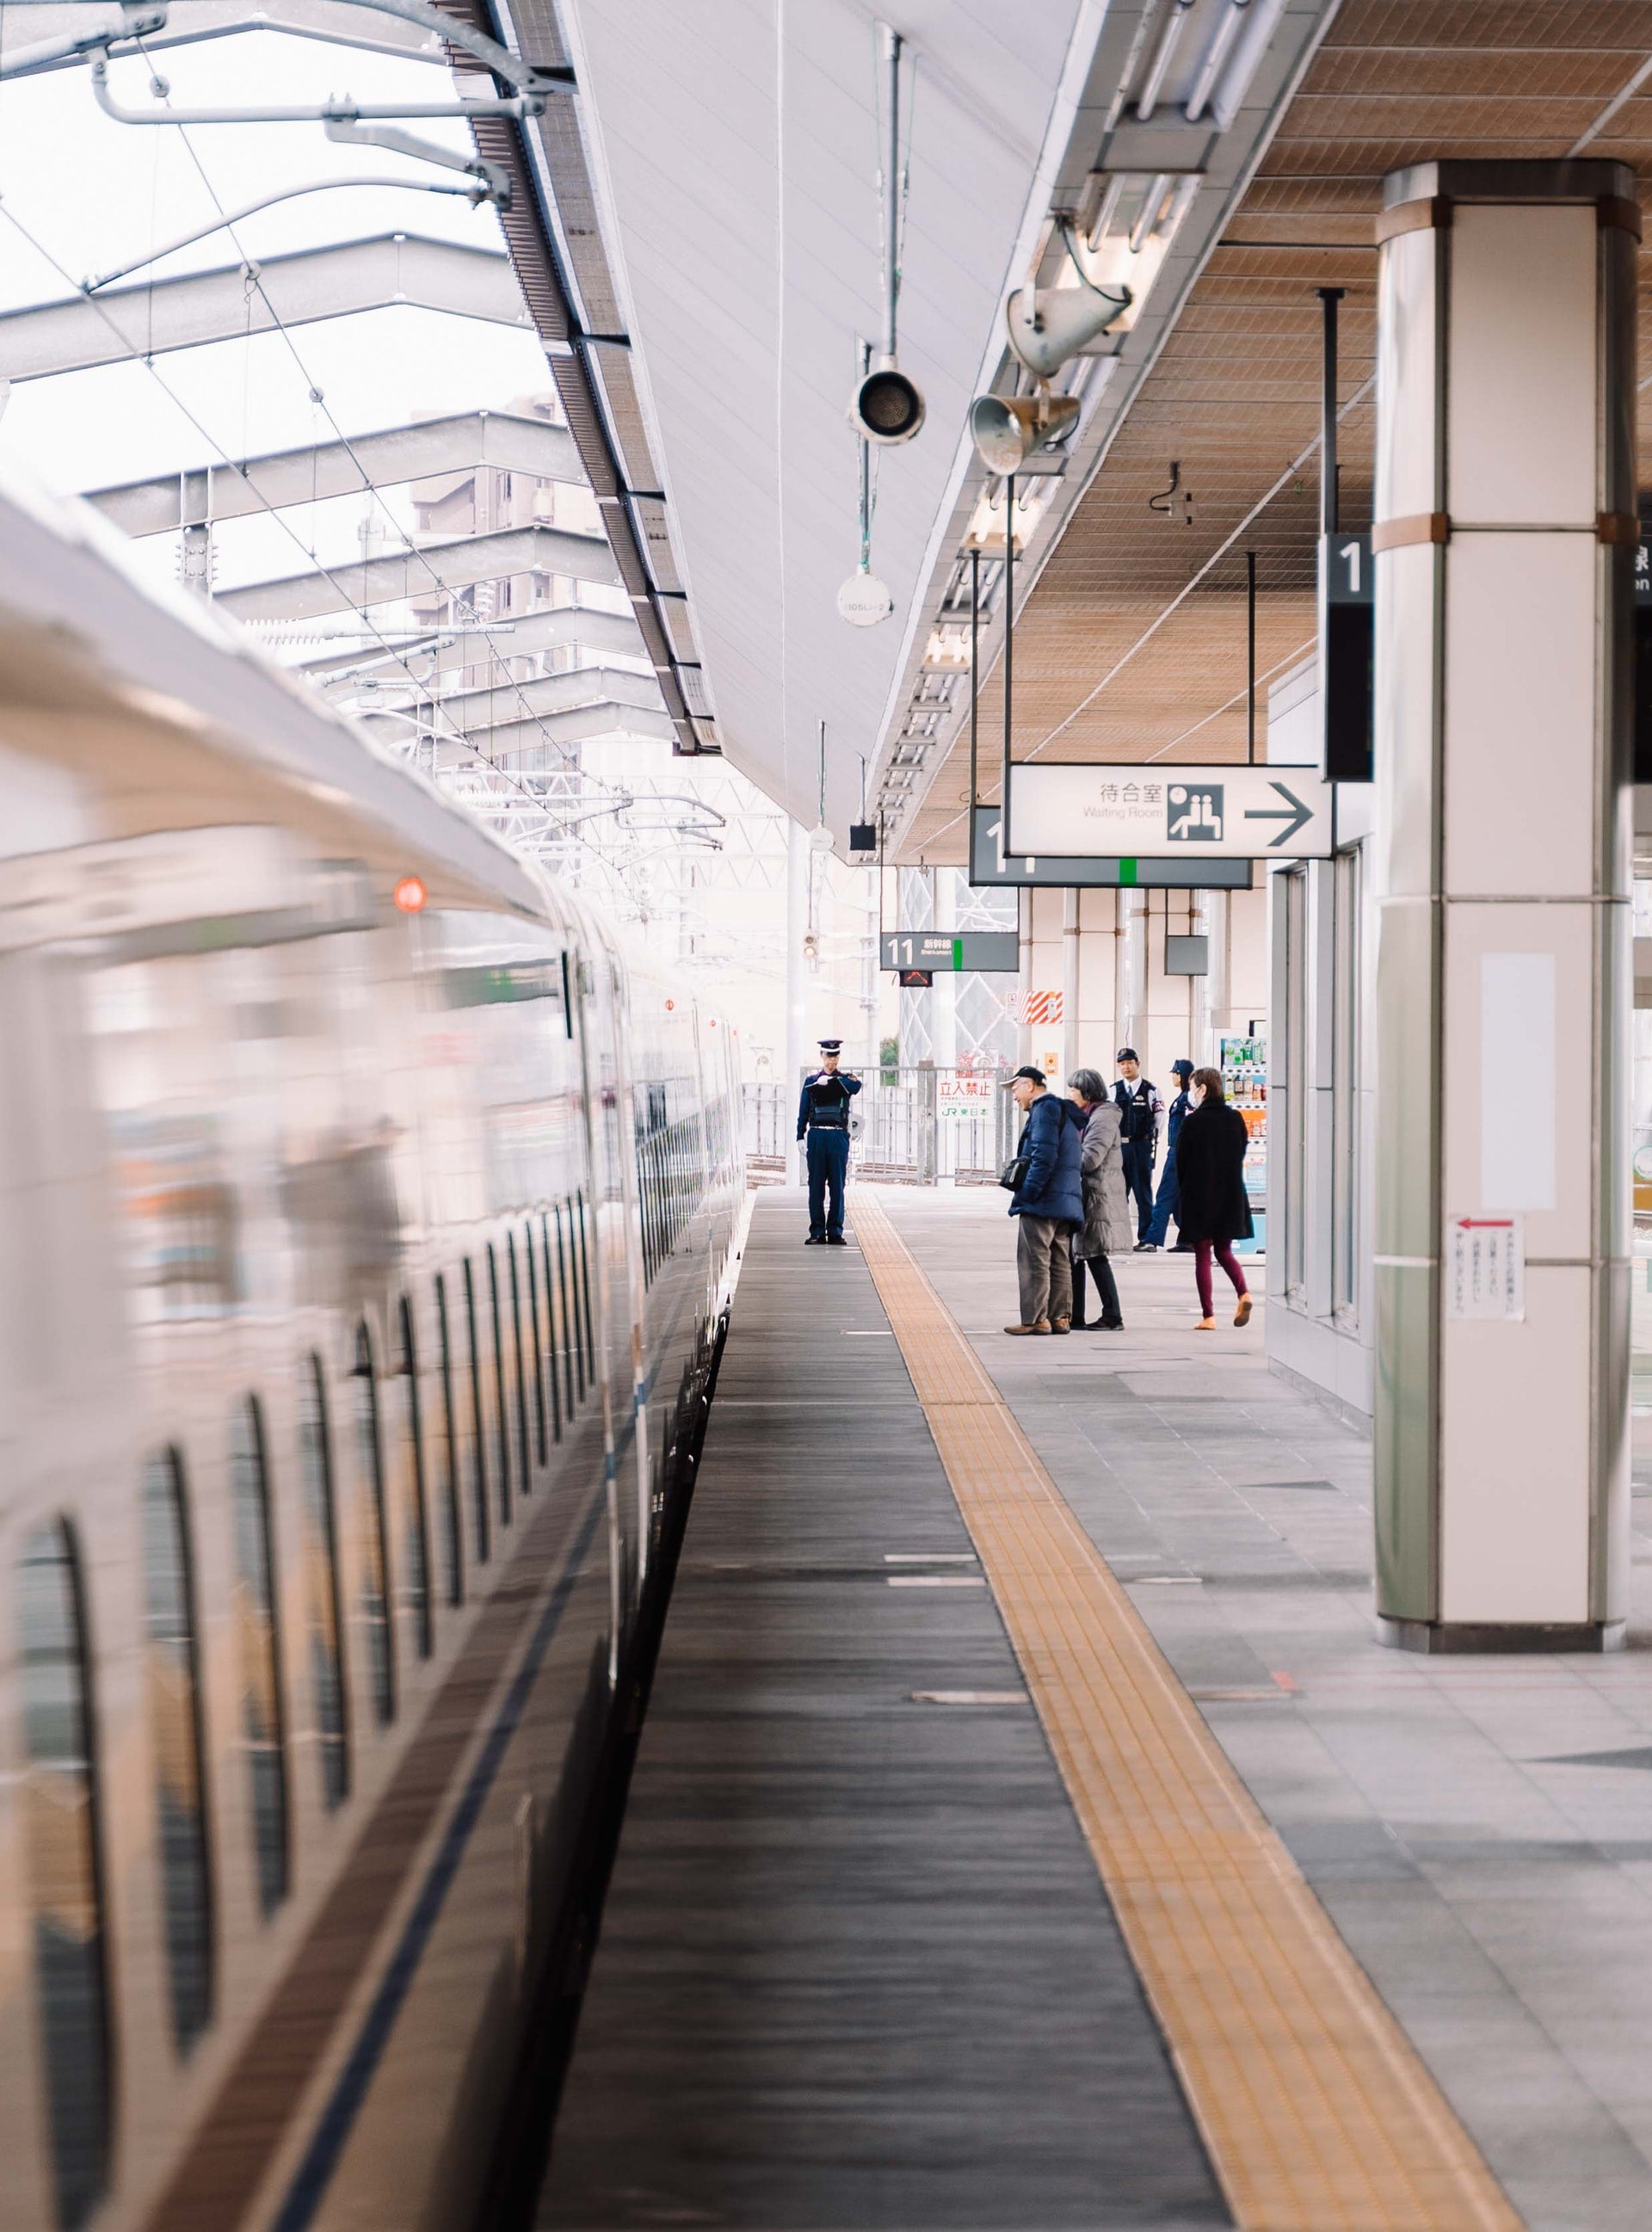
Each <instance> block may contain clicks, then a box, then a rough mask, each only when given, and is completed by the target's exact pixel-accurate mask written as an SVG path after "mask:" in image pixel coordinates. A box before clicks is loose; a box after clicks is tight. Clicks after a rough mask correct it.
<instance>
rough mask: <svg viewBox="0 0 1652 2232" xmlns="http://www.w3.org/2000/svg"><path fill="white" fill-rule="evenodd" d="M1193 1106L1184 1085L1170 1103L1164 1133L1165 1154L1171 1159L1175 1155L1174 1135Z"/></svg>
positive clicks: (1191, 1096) (1190, 1096)
mask: <svg viewBox="0 0 1652 2232" xmlns="http://www.w3.org/2000/svg"><path fill="white" fill-rule="evenodd" d="M1192 1106H1193V1095H1192V1094H1191V1093H1189V1090H1188V1088H1187V1087H1186V1086H1185V1085H1184V1086H1183V1087H1182V1090H1181V1092H1180V1093H1177V1094H1176V1099H1175V1100H1173V1101H1172V1102H1171V1103H1170V1108H1169V1129H1168V1130H1167V1131H1166V1132H1165V1138H1164V1146H1165V1153H1166V1155H1167V1156H1168V1157H1169V1158H1171V1159H1174V1158H1175V1155H1176V1133H1177V1132H1179V1131H1180V1130H1181V1129H1182V1118H1183V1117H1184V1116H1185V1115H1186V1114H1187V1113H1188V1111H1189V1108H1191V1107H1192Z"/></svg>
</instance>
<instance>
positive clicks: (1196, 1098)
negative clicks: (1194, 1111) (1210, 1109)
mask: <svg viewBox="0 0 1652 2232" xmlns="http://www.w3.org/2000/svg"><path fill="white" fill-rule="evenodd" d="M1188 1091H1189V1093H1190V1094H1191V1096H1192V1099H1193V1105H1194V1106H1195V1108H1196V1107H1197V1106H1199V1103H1200V1102H1201V1101H1202V1100H1203V1099H1204V1097H1205V1089H1204V1087H1203V1086H1202V1085H1189V1087H1188Z"/></svg>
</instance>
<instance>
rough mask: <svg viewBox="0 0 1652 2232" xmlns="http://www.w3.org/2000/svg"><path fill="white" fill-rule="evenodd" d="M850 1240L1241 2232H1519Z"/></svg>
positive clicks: (878, 1236)
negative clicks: (885, 1318)
mask: <svg viewBox="0 0 1652 2232" xmlns="http://www.w3.org/2000/svg"><path fill="white" fill-rule="evenodd" d="M854 1223H855V1232H856V1236H857V1237H858V1240H859V1243H860V1246H861V1249H862V1252H863V1253H864V1255H865V1259H866V1263H867V1266H868V1268H870V1270H871V1275H872V1277H873V1279H874V1281H876V1282H877V1286H878V1294H879V1295H880V1296H881V1297H882V1300H883V1304H884V1309H885V1310H886V1311H887V1313H888V1315H889V1321H890V1323H891V1326H892V1327H894V1330H895V1335H896V1338H897V1340H898V1341H899V1342H900V1345H901V1350H902V1353H903V1354H904V1357H905V1359H906V1364H907V1368H908V1370H909V1371H910V1373H911V1376H912V1384H913V1385H914V1387H915V1388H916V1389H917V1396H918V1400H919V1401H920V1402H921V1403H922V1405H923V1409H924V1411H925V1414H926V1415H927V1417H928V1419H929V1424H930V1432H931V1433H932V1434H933V1435H934V1437H935V1444H936V1449H937V1450H938V1451H939V1452H940V1457H941V1462H942V1463H943V1465H944V1466H945V1468H946V1470H947V1474H948V1476H949V1479H950V1481H951V1483H952V1489H953V1493H954V1495H955V1496H956V1498H957V1502H958V1508H959V1510H960V1511H961V1512H962V1515H963V1519H964V1522H965V1524H966V1525H967V1526H968V1528H969V1533H970V1535H971V1537H972V1538H973V1540H974V1541H975V1547H976V1550H977V1552H978V1553H979V1554H980V1558H981V1565H982V1567H983V1569H984V1571H985V1573H986V1575H987V1578H988V1582H989V1583H990V1585H991V1587H992V1590H993V1593H994V1597H995V1598H996V1599H997V1603H998V1607H999V1610H1000V1612H1001V1614H1002V1616H1003V1619H1004V1623H1005V1625H1006V1626H1007V1628H1008V1630H1009V1634H1010V1639H1011V1641H1012V1643H1013V1644H1014V1649H1015V1652H1016V1656H1017V1657H1018V1658H1019V1659H1020V1664H1021V1668H1022V1671H1023V1672H1024V1673H1025V1675H1026V1677H1027V1687H1028V1689H1029V1690H1030V1691H1031V1693H1032V1697H1033V1703H1034V1705H1035V1706H1036V1708H1037V1710H1038V1713H1039V1716H1040V1720H1041V1721H1042V1722H1043V1724H1044V1729H1045V1733H1046V1736H1047V1737H1048V1739H1049V1742H1050V1746H1051V1749H1052V1750H1053V1752H1054V1755H1055V1757H1056V1761H1057V1763H1058V1764H1059V1768H1060V1770H1061V1774H1062V1777H1063V1779H1064V1781H1066V1788H1067V1791H1068V1794H1069V1795H1070V1797H1071V1799H1072V1804H1073V1807H1074V1809H1075V1811H1076V1812H1077V1814H1078V1816H1079V1823H1080V1825H1081V1826H1082V1827H1083V1830H1084V1833H1085V1837H1086V1838H1087V1839H1089V1843H1090V1848H1091V1850H1092V1852H1093V1853H1094V1855H1095V1859H1096V1864H1097V1866H1098V1868H1099V1870H1100V1872H1101V1875H1102V1879H1103V1881H1104V1882H1105V1885H1106V1887H1107V1891H1108V1893H1109V1896H1110V1897H1111V1900H1112V1903H1113V1906H1114V1909H1115V1911H1116V1912H1117V1914H1118V1921H1119V1924H1120V1927H1121V1928H1122V1930H1124V1937H1125V1941H1126V1943H1128V1945H1129V1947H1130V1956H1131V1958H1132V1959H1133V1960H1134V1962H1135V1963H1136V1967H1137V1971H1138V1973H1139V1975H1140V1976H1141V1979H1142V1982H1143V1987H1144V1988H1145V1989H1146V1991H1147V1994H1148V1996H1149V1998H1150V2000H1151V2002H1152V2004H1153V2007H1154V2009H1155V2012H1156V2015H1157V2016H1158V2020H1159V2022H1160V2024H1161V2026H1162V2028H1163V2032H1164V2035H1165V2039H1166V2041H1167V2042H1168V2044H1169V2049H1170V2052H1171V2054H1173V2055H1174V2057H1175V2060H1176V2067H1177V2068H1178V2070H1179V2072H1180V2073H1181V2077H1182V2085H1183V2087H1184V2088H1185V2090H1186V2092H1187V2097H1188V2100H1189V2105H1191V2107H1192V2110H1193V2113H1194V2115H1195V2118H1197V2120H1198V2123H1199V2127H1200V2129H1201V2131H1202V2132H1203V2134H1204V2138H1205V2144H1206V2145H1207V2146H1208V2149H1209V2151H1210V2155H1211V2159H1212V2161H1213V2162H1214V2164H1215V2169H1216V2173H1217V2176H1218V2177H1220V2178H1221V2183H1222V2187H1223V2190H1224V2191H1225V2193H1226V2194H1227V2196H1228V2204H1229V2206H1230V2207H1231V2209H1233V2212H1234V2219H1235V2222H1237V2223H1238V2224H1239V2225H1240V2226H1241V2228H1242V2232H1519V2225H1520V2219H1519V2217H1518V2216H1516V2215H1515V2213H1514V2211H1513V2209H1512V2208H1511V2207H1510V2205H1509V2203H1508V2200H1507V2198H1506V2196H1505V2195H1504V2193H1503V2192H1502V2190H1501V2189H1500V2186H1499V2185H1498V2184H1497V2183H1496V2181H1495V2179H1494V2178H1493V2177H1492V2174H1491V2172H1490V2171H1489V2170H1487V2166H1486V2164H1485V2163H1484V2161H1483V2160H1482V2158H1481V2157H1480V2153H1479V2151H1478V2150H1477V2148H1476V2147H1475V2145H1474V2142H1473V2140H1472V2139H1471V2138H1469V2137H1468V2134H1467V2132H1466V2131H1464V2129H1463V2128H1462V2125H1461V2124H1460V2123H1459V2122H1458V2120H1457V2118H1456V2117H1455V2115H1454V2113H1453V2112H1452V2111H1451V2109H1450V2107H1449V2106H1448V2105H1447V2103H1446V2101H1445V2099H1444V2098H1443V2097H1442V2095H1441V2092H1440V2090H1439V2087H1438V2086H1436V2085H1435V2081H1434V2080H1433V2078H1432V2077H1430V2075H1429V2074H1428V2071H1427V2069H1426V2068H1425V2067H1423V2065H1422V2061H1421V2060H1420V2059H1419V2058H1418V2056H1417V2054H1416V2051H1415V2050H1414V2048H1413V2047H1412V2046H1411V2044H1410V2042H1409V2040H1408V2039H1407V2038H1406V2036H1405V2034H1404V2033H1403V2031H1402V2030H1401V2028H1400V2027H1399V2025H1398V2024H1397V2023H1396V2021H1395V2020H1394V2018H1393V2016H1392V2015H1390V2013H1389V2010H1388V2008H1386V2006H1385V2005H1384V2004H1383V2001H1382V2000H1381V1999H1380V1998H1379V1997H1378V1996H1377V1993H1376V1991H1375V1990H1374V1989H1373V1988H1372V1986H1371V1984H1370V1980H1369V1978H1368V1977H1367V1976H1366V1975H1365V1973H1364V1969H1361V1968H1360V1966H1359V1964H1358V1963H1357V1961H1356V1960H1355V1959H1354V1957H1353V1956H1352V1954H1351V1953H1350V1952H1349V1950H1348V1949H1347V1947H1346V1946H1345V1945H1344V1943H1343V1941H1342V1939H1341V1938H1340V1937H1338V1934H1337V1932H1336V1930H1335V1929H1334V1928H1333V1927H1332V1926H1331V1921H1330V1918H1329V1917H1328V1916H1327V1915H1326V1913H1325V1909H1324V1908H1323V1907H1322V1906H1321V1905H1320V1904H1319V1902H1318V1899H1317V1898H1315V1897H1314V1895H1313V1893H1312V1891H1311V1890H1310V1889H1309V1888H1308V1885H1306V1884H1305V1882H1304V1880H1303V1878H1302V1876H1301V1874H1300V1873H1299V1870H1298V1869H1297V1866H1296V1864H1295V1862H1294V1861H1293V1860H1292V1858H1291V1856H1290V1854H1289V1852H1287V1851H1286V1848H1285V1846H1284V1845H1283V1844H1282V1843H1281V1842H1280V1840H1279V1838H1278V1837H1277V1836H1276V1835H1275V1833H1274V1832H1273V1829H1272V1828H1271V1827H1270V1826H1269V1825H1268V1823H1267V1820H1265V1819H1264V1817H1263V1815H1262V1814H1261V1813H1260V1810H1259V1808H1258V1807H1257V1806H1256V1804H1255V1802H1254V1800H1253V1799H1252V1798H1251V1796H1250V1794H1249V1792H1248V1791H1247V1789H1246V1788H1245V1786H1244V1784H1243V1783H1242V1782H1241V1781H1240V1779H1239V1777H1238V1775H1236V1774H1235V1773H1234V1768H1233V1767H1232V1766H1231V1765H1230V1763H1229V1762H1228V1758H1227V1756H1226V1755H1225V1754H1224V1753H1223V1752H1222V1750H1221V1747H1220V1746H1219V1745H1218V1744H1217V1743H1216V1742H1215V1738H1214V1737H1213V1736H1211V1734H1210V1731H1209V1730H1208V1728H1207V1727H1206V1726H1205V1723H1204V1722H1203V1720H1202V1718H1201V1716H1200V1714H1199V1711H1198V1709H1197V1708H1196V1707H1195V1704H1194V1703H1193V1702H1192V1700H1191V1699H1190V1698H1189V1696H1188V1694H1187V1692H1186V1690H1184V1689H1183V1688H1182V1684H1181V1683H1180V1682H1179V1681H1178V1680H1177V1679H1176V1676H1175V1674H1174V1673H1173V1672H1172V1671H1171V1670H1170V1667H1169V1664H1167V1663H1166V1661H1165V1659H1164V1657H1163V1653H1162V1652H1161V1651H1160V1650H1159V1648H1158V1646H1157V1645H1156V1643H1155V1642H1154V1640H1153V1638H1152V1637H1151V1635H1150V1633H1149V1632H1148V1630H1147V1628H1146V1626H1145V1625H1144V1624H1143V1621H1142V1619H1141V1618H1140V1616H1139V1615H1138V1614H1137V1611H1136V1609H1135V1606H1133V1605H1132V1604H1131V1603H1130V1599H1129V1598H1128V1597H1127V1596H1126V1595H1125V1594H1124V1590H1123V1589H1122V1588H1121V1587H1120V1586H1119V1584H1118V1581H1117V1580H1115V1578H1114V1576H1113V1574H1112V1573H1111V1570H1110V1568H1109V1567H1107V1565H1106V1564H1105V1561H1104V1560H1102V1558H1101V1557H1100V1556H1099V1555H1098V1553H1097V1551H1096V1550H1095V1548H1094V1547H1093V1545H1092V1543H1091V1541H1090V1540H1089V1538H1088V1536H1087V1535H1085V1533H1084V1532H1083V1530H1082V1528H1080V1527H1079V1524H1078V1522H1077V1521H1076V1520H1075V1519H1074V1518H1073V1516H1072V1513H1071V1511H1070V1510H1069V1509H1068V1508H1067V1505H1066V1501H1065V1500H1064V1498H1063V1497H1062V1496H1061V1494H1060V1492H1059V1489H1057V1488H1056V1486H1055V1483H1053V1481H1052V1480H1051V1478H1050V1476H1049V1475H1048V1473H1046V1470H1045V1469H1044V1467H1043V1465H1042V1464H1041V1463H1040V1461H1039V1458H1038V1457H1037V1456H1036V1455H1035V1454H1034V1452H1033V1448H1032V1446H1031V1444H1029V1443H1028V1441H1027V1437H1026V1436H1025V1435H1024V1434H1023V1433H1022V1431H1021V1430H1020V1426H1019V1425H1018V1424H1016V1421H1015V1418H1014V1414H1013V1413H1012V1412H1011V1411H1010V1410H1009V1408H1008V1406H1007V1405H1006V1404H1005V1402H1004V1400H1003V1398H1001V1396H1000V1394H999V1393H998V1391H997V1389H996V1388H995V1387H994V1385H993V1383H992V1381H991V1379H989V1378H988V1374H987V1372H986V1371H985V1369H984V1368H983V1366H982V1365H981V1361H980V1359H979V1358H978V1357H977V1356H976V1355H975V1351H974V1349H973V1348H971V1346H969V1341H968V1340H967V1339H966V1338H965V1336H964V1334H963V1333H962V1330H961V1329H960V1327H959V1326H958V1325H957V1323H956V1320H955V1319H954V1318H953V1317H952V1315H951V1314H950V1312H949V1310H948V1309H947V1308H946V1307H945V1305H944V1304H943V1302H942V1301H941V1299H940V1297H939V1296H938V1295H937V1294H936V1291H935V1289H934V1288H933V1287H932V1286H931V1285H930V1282H929V1281H928V1279H927V1278H926V1277H925V1276H924V1275H923V1272H922V1271H921V1270H920V1269H919V1268H918V1266H917V1263H916V1262H914V1261H913V1259H912V1257H911V1256H910V1254H909V1253H908V1251H907V1249H906V1248H905V1246H904V1243H902V1241H901V1240H900V1239H899V1237H898V1236H897V1234H896V1233H895V1231H894V1230H893V1228H892V1227H891V1223H890V1222H889V1219H888V1217H887V1216H886V1214H885V1213H884V1210H883V1208H882V1207H881V1206H880V1204H878V1201H877V1199H876V1197H874V1196H873V1195H871V1194H870V1193H868V1192H867V1191H865V1190H860V1191H857V1194H856V1197H855V1211H854Z"/></svg>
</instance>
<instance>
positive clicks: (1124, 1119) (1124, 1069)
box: [1113, 1046, 1164, 1249]
mask: <svg viewBox="0 0 1652 2232" xmlns="http://www.w3.org/2000/svg"><path fill="white" fill-rule="evenodd" d="M1118 1072H1119V1074H1118V1081H1117V1083H1116V1084H1115V1085H1114V1087H1113V1099H1114V1100H1116V1101H1117V1102H1118V1134H1119V1138H1120V1139H1121V1140H1122V1141H1123V1142H1124V1184H1125V1185H1126V1186H1127V1187H1128V1189H1129V1191H1130V1198H1131V1199H1132V1201H1134V1203H1135V1204H1136V1244H1137V1248H1138V1249H1144V1248H1147V1247H1150V1245H1151V1243H1150V1241H1149V1239H1148V1236H1147V1234H1148V1228H1149V1227H1150V1224H1151V1223H1152V1222H1153V1165H1154V1164H1155V1163H1156V1161H1157V1160H1158V1153H1159V1118H1160V1116H1161V1115H1162V1114H1163V1109H1164V1103H1163V1101H1162V1100H1160V1099H1159V1089H1158V1087H1157V1086H1156V1085H1155V1084H1154V1082H1153V1080H1152V1079H1151V1078H1150V1077H1143V1075H1142V1064H1141V1059H1140V1057H1139V1055H1138V1054H1137V1051H1136V1049H1135V1048H1134V1047H1130V1046H1125V1047H1120V1048H1119V1049H1118Z"/></svg>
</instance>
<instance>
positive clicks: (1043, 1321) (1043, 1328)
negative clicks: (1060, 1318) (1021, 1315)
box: [1004, 1318, 1050, 1333]
mask: <svg viewBox="0 0 1652 2232" xmlns="http://www.w3.org/2000/svg"><path fill="white" fill-rule="evenodd" d="M1049 1330H1050V1320H1048V1318H1040V1320H1039V1321H1038V1323H1037V1324H1036V1325H1030V1326H1006V1327H1004V1331H1005V1332H1006V1333H1048V1331H1049Z"/></svg>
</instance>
